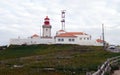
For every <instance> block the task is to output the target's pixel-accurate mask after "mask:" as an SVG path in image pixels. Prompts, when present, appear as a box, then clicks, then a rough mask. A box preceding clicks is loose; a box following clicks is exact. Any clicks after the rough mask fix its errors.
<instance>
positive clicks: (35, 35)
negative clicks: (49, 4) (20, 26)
mask: <svg viewBox="0 0 120 75" xmlns="http://www.w3.org/2000/svg"><path fill="white" fill-rule="evenodd" d="M34 37H39V35H37V34H34V35H32V36H31V38H34Z"/></svg>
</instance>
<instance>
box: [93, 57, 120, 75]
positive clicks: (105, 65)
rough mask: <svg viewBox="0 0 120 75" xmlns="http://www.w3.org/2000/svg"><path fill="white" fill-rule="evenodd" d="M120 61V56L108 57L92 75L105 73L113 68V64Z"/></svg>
mask: <svg viewBox="0 0 120 75" xmlns="http://www.w3.org/2000/svg"><path fill="white" fill-rule="evenodd" d="M118 61H120V56H117V57H112V58H109V59H107V61H105V62H104V63H103V64H102V66H101V67H100V68H99V69H98V70H97V71H96V72H95V73H93V74H92V75H104V74H105V73H106V72H108V71H110V70H111V66H110V65H112V64H114V63H117V62H118Z"/></svg>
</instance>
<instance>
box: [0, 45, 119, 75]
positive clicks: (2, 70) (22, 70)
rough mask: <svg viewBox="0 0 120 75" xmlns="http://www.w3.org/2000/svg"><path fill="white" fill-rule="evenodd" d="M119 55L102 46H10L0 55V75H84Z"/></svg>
mask: <svg viewBox="0 0 120 75" xmlns="http://www.w3.org/2000/svg"><path fill="white" fill-rule="evenodd" d="M118 55H120V53H111V52H107V51H104V50H103V49H102V47H99V46H79V45H60V44H57V45H44V44H43V45H30V46H17V45H14V46H13V45H11V46H10V47H8V48H7V49H6V50H2V51H0V75H85V72H86V71H95V70H97V68H98V66H100V65H101V64H102V63H103V62H104V61H105V60H106V59H107V58H110V57H114V56H118ZM16 65H17V67H16Z"/></svg>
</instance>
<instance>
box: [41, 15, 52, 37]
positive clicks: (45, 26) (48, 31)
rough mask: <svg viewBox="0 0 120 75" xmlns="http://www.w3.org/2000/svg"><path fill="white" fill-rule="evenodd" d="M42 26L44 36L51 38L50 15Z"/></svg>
mask: <svg viewBox="0 0 120 75" xmlns="http://www.w3.org/2000/svg"><path fill="white" fill-rule="evenodd" d="M42 28H43V34H42V37H43V38H51V28H52V26H51V25H50V19H49V18H48V16H46V18H45V19H44V24H43V25H42Z"/></svg>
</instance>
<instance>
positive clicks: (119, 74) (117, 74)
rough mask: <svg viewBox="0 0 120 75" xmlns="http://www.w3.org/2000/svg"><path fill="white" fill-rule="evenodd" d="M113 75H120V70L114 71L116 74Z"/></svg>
mask: <svg viewBox="0 0 120 75" xmlns="http://www.w3.org/2000/svg"><path fill="white" fill-rule="evenodd" d="M112 75H120V70H116V71H114V73H113V74H112Z"/></svg>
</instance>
